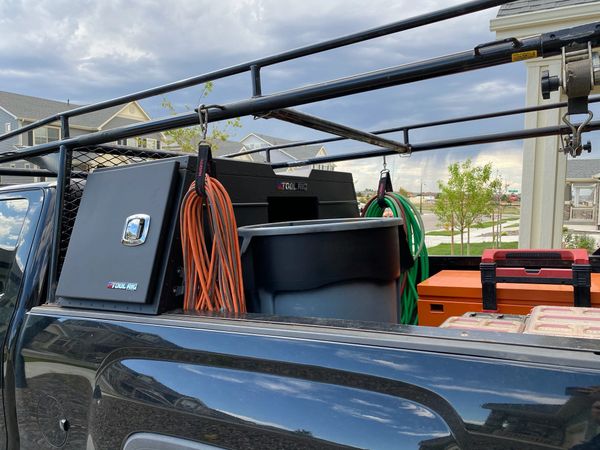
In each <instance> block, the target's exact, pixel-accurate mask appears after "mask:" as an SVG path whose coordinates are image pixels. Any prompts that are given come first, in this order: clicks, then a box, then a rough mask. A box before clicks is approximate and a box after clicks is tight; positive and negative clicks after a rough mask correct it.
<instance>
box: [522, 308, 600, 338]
mask: <svg viewBox="0 0 600 450" xmlns="http://www.w3.org/2000/svg"><path fill="white" fill-rule="evenodd" d="M525 333H526V334H543V335H551V336H569V337H578V338H589V339H600V309H598V308H575V307H572V306H571V307H569V306H566V307H560V306H537V307H535V308H533V310H532V311H531V316H530V317H529V320H528V321H527V326H526V327H525Z"/></svg>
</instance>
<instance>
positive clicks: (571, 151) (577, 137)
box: [562, 111, 594, 158]
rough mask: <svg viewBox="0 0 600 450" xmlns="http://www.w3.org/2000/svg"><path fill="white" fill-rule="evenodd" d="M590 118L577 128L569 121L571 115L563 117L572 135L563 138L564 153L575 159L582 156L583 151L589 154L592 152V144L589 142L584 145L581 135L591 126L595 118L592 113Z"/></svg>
mask: <svg viewBox="0 0 600 450" xmlns="http://www.w3.org/2000/svg"><path fill="white" fill-rule="evenodd" d="M587 113H588V116H587V117H586V119H585V120H584V121H583V122H581V123H580V124H579V126H575V125H574V124H573V123H571V121H570V120H569V113H568V112H567V113H565V114H564V115H563V117H562V120H563V122H564V123H566V124H567V125H568V126H569V128H571V133H569V134H568V135H567V137H566V138H565V137H563V138H562V143H563V153H564V154H565V155H571V156H572V157H573V158H576V157H577V156H580V155H581V153H582V152H583V150H586V151H587V152H588V153H589V152H591V151H592V144H591V143H590V142H588V143H587V144H585V145H583V144H582V141H581V134H582V133H583V129H584V128H585V127H586V125H587V124H589V123H590V122H591V120H592V118H593V117H594V114H592V112H591V111H588V112H587Z"/></svg>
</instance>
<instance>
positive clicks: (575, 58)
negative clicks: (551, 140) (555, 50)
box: [541, 42, 600, 157]
mask: <svg viewBox="0 0 600 450" xmlns="http://www.w3.org/2000/svg"><path fill="white" fill-rule="evenodd" d="M541 84H542V97H543V98H544V99H549V98H550V92H552V91H557V90H558V88H559V87H562V88H563V91H564V93H565V94H566V95H567V97H568V102H567V112H566V113H565V114H564V115H563V118H562V120H563V122H564V123H566V124H567V125H568V126H569V128H570V130H571V131H570V133H569V134H568V135H566V136H564V137H563V138H562V140H563V151H564V153H565V154H569V155H571V156H572V157H576V156H579V155H581V153H582V152H583V150H586V151H588V152H590V151H591V150H592V146H591V143H590V142H587V143H586V144H583V142H582V140H581V135H582V132H583V130H584V128H585V126H586V125H587V124H588V123H590V121H591V120H592V118H593V114H592V112H591V111H590V110H589V108H588V97H589V95H590V93H591V91H592V90H593V89H594V86H600V53H598V52H597V51H593V50H592V44H591V42H587V43H584V44H583V43H577V44H573V45H571V46H568V47H563V48H562V76H561V77H559V76H557V75H555V76H550V73H549V72H548V71H547V70H546V71H543V72H542V80H541ZM574 114H587V117H586V118H585V119H584V120H583V122H581V123H579V124H573V123H572V122H571V120H570V116H571V115H574Z"/></svg>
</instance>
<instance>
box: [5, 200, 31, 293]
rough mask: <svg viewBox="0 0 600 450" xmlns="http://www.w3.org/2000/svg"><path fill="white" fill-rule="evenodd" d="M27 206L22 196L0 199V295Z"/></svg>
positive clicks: (12, 259) (27, 203)
mask: <svg viewBox="0 0 600 450" xmlns="http://www.w3.org/2000/svg"><path fill="white" fill-rule="evenodd" d="M28 208H29V201H28V200H27V199H24V198H19V199H8V200H0V295H4V292H5V289H6V284H7V282H8V275H9V273H10V269H11V267H12V263H13V261H14V259H15V252H16V248H17V245H18V242H19V237H20V236H21V231H22V230H23V224H24V223H25V217H26V215H27V209H28Z"/></svg>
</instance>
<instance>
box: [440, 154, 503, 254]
mask: <svg viewBox="0 0 600 450" xmlns="http://www.w3.org/2000/svg"><path fill="white" fill-rule="evenodd" d="M448 173H449V175H450V176H449V178H448V182H447V183H444V182H443V181H438V187H439V190H440V194H439V196H438V198H437V199H436V201H435V205H434V212H435V214H436V216H437V217H438V220H439V221H440V222H441V223H443V224H450V232H451V235H453V234H454V230H457V231H458V232H459V234H460V254H461V255H463V254H464V244H465V242H464V235H465V232H466V233H467V254H469V253H470V243H471V227H472V226H473V225H474V224H475V223H477V222H478V221H480V220H481V218H482V217H484V216H486V215H489V214H490V213H491V212H492V210H493V207H494V193H495V191H496V190H497V189H498V183H500V180H499V179H497V178H492V165H491V164H490V163H488V164H486V165H484V166H474V165H473V163H472V161H471V160H470V159H468V160H466V161H465V162H463V163H453V164H450V165H449V166H448ZM452 247H453V246H452ZM452 254H454V253H453V251H452Z"/></svg>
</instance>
